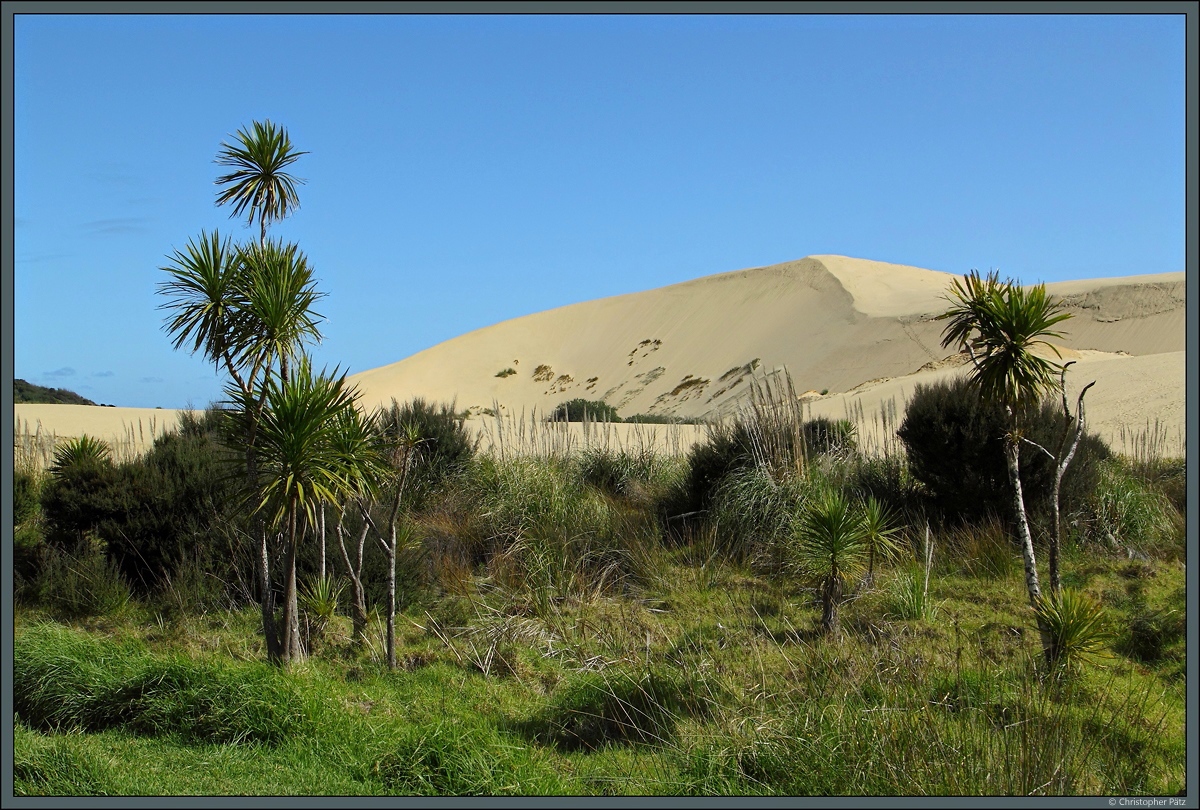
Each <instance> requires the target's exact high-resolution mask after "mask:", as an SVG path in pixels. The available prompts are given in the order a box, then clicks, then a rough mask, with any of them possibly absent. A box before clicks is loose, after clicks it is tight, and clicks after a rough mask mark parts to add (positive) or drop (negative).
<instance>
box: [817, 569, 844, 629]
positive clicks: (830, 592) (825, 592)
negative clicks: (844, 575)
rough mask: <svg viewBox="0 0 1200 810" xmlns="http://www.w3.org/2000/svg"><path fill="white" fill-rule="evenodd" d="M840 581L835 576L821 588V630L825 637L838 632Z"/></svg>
mask: <svg viewBox="0 0 1200 810" xmlns="http://www.w3.org/2000/svg"><path fill="white" fill-rule="evenodd" d="M841 590H842V581H841V580H840V579H838V578H837V577H836V576H834V577H831V578H830V579H828V580H826V581H825V585H824V587H823V588H821V628H822V630H824V631H825V634H826V635H834V634H836V633H837V631H838V610H837V609H838V602H839V601H840V598H841Z"/></svg>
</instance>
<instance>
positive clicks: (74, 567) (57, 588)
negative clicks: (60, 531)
mask: <svg viewBox="0 0 1200 810" xmlns="http://www.w3.org/2000/svg"><path fill="white" fill-rule="evenodd" d="M40 562H41V565H40V568H39V571H38V573H37V578H36V580H35V583H34V585H33V589H34V592H35V593H36V594H37V601H38V603H39V604H41V605H43V606H45V607H46V608H47V609H48V610H50V611H51V612H52V613H53V614H54V615H56V616H60V617H62V618H67V619H75V618H85V617H90V616H106V615H110V614H119V613H120V612H121V611H123V610H124V609H125V607H126V606H127V605H128V604H129V601H130V599H131V594H130V590H129V585H128V583H127V582H126V581H125V578H124V577H123V576H122V575H121V571H120V568H118V567H117V565H116V564H115V563H114V562H112V560H110V559H109V558H108V557H106V556H105V555H104V554H103V553H102V552H100V551H98V550H94V549H87V548H83V549H80V550H78V551H77V552H76V553H75V554H70V553H67V552H65V551H60V550H58V549H47V550H46V551H45V552H44V556H43V557H42V559H41V561H40Z"/></svg>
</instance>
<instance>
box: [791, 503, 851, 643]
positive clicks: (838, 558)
mask: <svg viewBox="0 0 1200 810" xmlns="http://www.w3.org/2000/svg"><path fill="white" fill-rule="evenodd" d="M869 552H870V544H869V542H868V535H867V530H866V525H865V522H864V520H863V515H862V512H861V511H860V509H858V508H857V507H856V505H855V504H854V503H853V502H851V500H850V499H849V498H847V497H846V496H845V495H844V494H843V493H841V492H840V491H837V490H829V491H826V492H823V493H821V494H819V495H817V496H816V497H814V498H813V499H812V500H811V501H810V502H809V503H808V505H807V506H806V507H805V509H804V512H803V513H802V515H801V518H800V521H799V525H798V527H797V529H796V532H795V544H794V546H793V554H792V560H791V567H792V569H793V571H794V572H795V574H796V575H797V576H798V577H799V579H800V580H801V581H802V582H805V583H807V584H809V585H812V586H815V587H816V588H817V590H818V592H819V593H820V598H821V628H822V629H823V630H824V631H825V633H827V634H834V633H836V632H837V630H838V608H839V607H840V606H841V603H842V600H843V597H844V595H845V591H846V588H847V586H849V585H852V584H853V583H854V582H855V581H857V579H858V578H859V577H861V576H862V574H863V570H864V569H865V568H866V566H867V562H868V558H869Z"/></svg>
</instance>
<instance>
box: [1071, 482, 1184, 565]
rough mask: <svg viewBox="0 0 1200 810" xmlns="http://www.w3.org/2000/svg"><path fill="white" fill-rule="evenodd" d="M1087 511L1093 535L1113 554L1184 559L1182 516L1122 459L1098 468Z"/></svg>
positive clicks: (1167, 499) (1161, 494) (1160, 493)
mask: <svg viewBox="0 0 1200 810" xmlns="http://www.w3.org/2000/svg"><path fill="white" fill-rule="evenodd" d="M1091 511H1092V514H1091V518H1092V519H1091V526H1090V528H1091V531H1092V533H1093V535H1094V536H1096V537H1097V539H1100V540H1101V541H1103V542H1105V543H1107V544H1108V545H1109V546H1110V547H1111V548H1113V549H1114V550H1118V551H1121V552H1124V553H1129V554H1131V555H1132V554H1134V553H1135V552H1136V553H1138V554H1150V555H1155V556H1165V557H1167V558H1174V559H1182V558H1183V556H1184V551H1185V528H1186V525H1185V521H1184V518H1183V515H1182V514H1180V513H1179V512H1178V511H1177V510H1176V509H1175V507H1174V506H1173V504H1172V503H1171V500H1170V498H1168V497H1167V496H1166V495H1164V494H1163V493H1162V492H1160V491H1158V490H1156V489H1155V487H1154V486H1153V485H1152V484H1149V483H1147V482H1146V481H1145V479H1143V478H1142V477H1141V476H1139V475H1138V474H1137V473H1135V472H1134V471H1133V470H1132V469H1131V468H1130V465H1129V464H1128V463H1127V462H1126V461H1124V460H1123V459H1120V458H1114V459H1109V460H1108V461H1106V462H1105V463H1104V464H1102V465H1101V468H1100V483H1099V485H1098V486H1097V488H1096V493H1095V496H1094V499H1093V501H1092V509H1091Z"/></svg>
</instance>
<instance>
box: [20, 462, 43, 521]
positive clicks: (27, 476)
mask: <svg viewBox="0 0 1200 810" xmlns="http://www.w3.org/2000/svg"><path fill="white" fill-rule="evenodd" d="M41 494H42V480H41V476H39V475H36V474H34V473H31V472H29V471H27V470H15V471H14V472H13V525H14V526H20V525H21V524H22V523H25V522H26V521H28V520H30V519H32V518H33V517H34V516H35V515H36V514H37V513H38V511H39V510H40V507H41V504H40V502H39V501H40V498H41Z"/></svg>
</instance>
